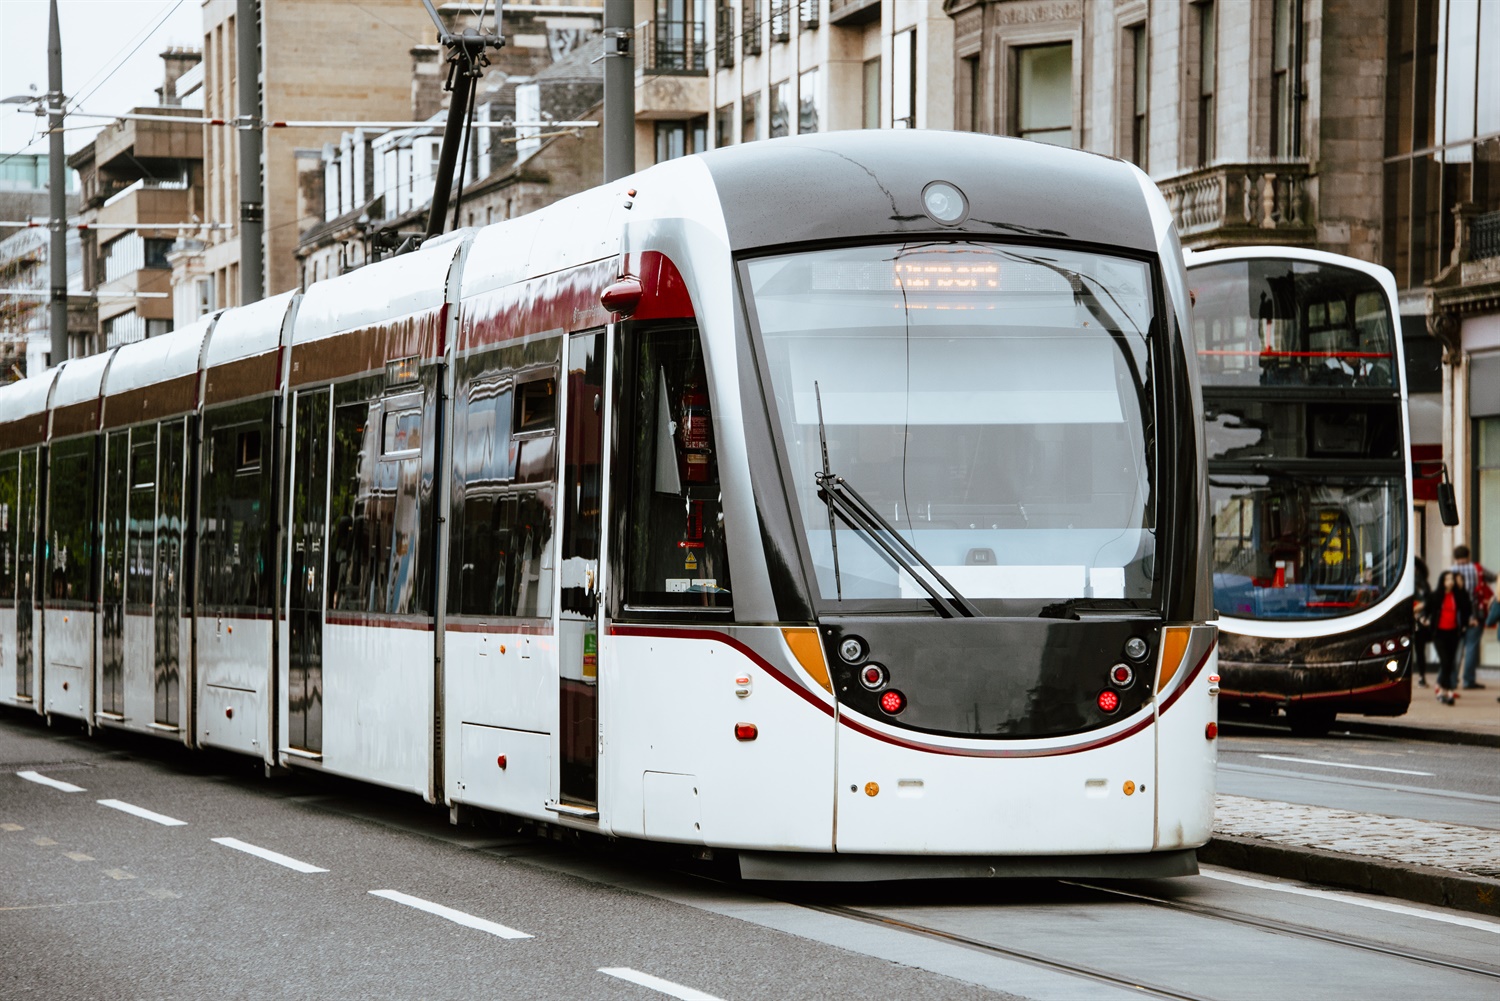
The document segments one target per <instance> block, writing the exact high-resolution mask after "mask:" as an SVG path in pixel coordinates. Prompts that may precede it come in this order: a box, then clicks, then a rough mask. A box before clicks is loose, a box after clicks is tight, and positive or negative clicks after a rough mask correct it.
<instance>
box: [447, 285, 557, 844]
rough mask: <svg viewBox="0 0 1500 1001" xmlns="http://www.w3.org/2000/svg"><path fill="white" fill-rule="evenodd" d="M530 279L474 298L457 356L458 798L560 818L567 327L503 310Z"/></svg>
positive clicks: (452, 613)
mask: <svg viewBox="0 0 1500 1001" xmlns="http://www.w3.org/2000/svg"><path fill="white" fill-rule="evenodd" d="M532 294H533V290H528V289H527V288H526V287H525V286H524V285H523V286H520V287H517V288H514V289H509V290H503V291H501V292H498V293H494V294H491V295H487V296H483V297H480V298H478V299H476V300H474V301H469V302H466V303H465V304H464V307H463V308H464V312H463V319H462V329H463V331H464V332H463V334H461V337H462V338H463V342H462V343H464V344H466V345H468V346H471V347H472V350H471V351H469V352H467V353H465V354H462V355H460V356H459V357H458V358H457V360H456V361H455V363H454V364H455V366H456V368H457V371H456V373H455V380H454V383H455V391H454V406H453V412H454V427H453V436H452V440H453V461H452V467H451V475H452V477H453V481H452V490H451V497H452V507H451V510H450V513H449V517H450V519H451V535H450V538H451V540H452V541H451V548H452V552H451V553H450V558H449V561H448V566H449V581H448V616H447V619H446V623H447V624H446V633H447V635H446V636H445V639H444V644H445V650H446V654H447V660H446V663H445V667H444V679H443V680H444V696H443V702H444V706H445V707H446V712H445V715H444V728H445V730H444V737H443V747H444V752H445V763H444V775H445V777H446V782H447V796H448V798H449V800H450V801H452V802H456V803H465V804H469V805H473V806H479V807H483V808H485V809H492V810H498V811H502V812H505V813H511V814H515V815H517V816H523V817H532V818H538V819H540V818H543V817H548V816H550V815H549V814H548V813H547V812H546V809H545V808H546V805H547V803H549V802H550V801H552V800H554V799H555V798H556V796H555V790H554V789H553V778H552V776H553V771H554V767H553V757H554V750H555V748H554V742H555V739H556V738H555V732H556V723H557V718H558V705H559V684H558V651H557V644H556V637H555V636H554V634H553V628H552V611H553V609H552V604H553V585H554V574H553V558H554V557H553V553H554V546H553V535H554V533H555V530H556V500H557V470H558V444H557V418H558V411H557V399H558V385H557V379H558V373H559V370H560V366H561V362H562V337H561V336H560V335H559V334H558V333H557V332H556V331H555V330H554V331H551V332H541V331H534V330H530V329H528V325H527V324H526V323H524V322H519V321H511V322H505V321H504V318H506V317H512V316H515V315H516V314H517V313H518V312H522V303H523V301H524V300H525V298H526V297H528V296H530V295H532Z"/></svg>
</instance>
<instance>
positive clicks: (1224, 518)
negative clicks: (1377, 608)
mask: <svg viewBox="0 0 1500 1001" xmlns="http://www.w3.org/2000/svg"><path fill="white" fill-rule="evenodd" d="M1209 497H1210V500H1211V503H1212V505H1213V526H1214V529H1213V530H1214V606H1215V607H1216V608H1217V609H1218V610H1219V611H1220V612H1221V613H1223V614H1224V615H1230V616H1234V617H1237V618H1242V619H1322V618H1331V617H1333V616H1338V615H1347V614H1350V613H1351V612H1356V611H1358V610H1360V609H1362V608H1369V607H1370V606H1372V605H1374V604H1375V603H1376V602H1378V601H1379V600H1380V599H1381V598H1383V597H1385V596H1386V595H1387V594H1389V593H1390V591H1391V589H1392V588H1394V587H1395V586H1396V583H1397V581H1398V580H1399V579H1400V577H1401V572H1402V570H1403V569H1404V565H1405V549H1404V546H1403V544H1402V526H1403V525H1404V523H1405V507H1406V482H1405V480H1404V479H1402V478H1401V477H1400V476H1389V477H1357V478H1331V477H1328V476H1326V475H1321V476H1298V475H1293V474H1285V473H1283V474H1275V473H1265V474H1224V473H1218V472H1215V471H1214V470H1213V469H1210V470H1209Z"/></svg>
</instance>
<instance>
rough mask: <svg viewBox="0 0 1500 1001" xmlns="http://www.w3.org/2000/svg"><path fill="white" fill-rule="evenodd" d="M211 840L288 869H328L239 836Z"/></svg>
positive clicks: (321, 870) (315, 870)
mask: <svg viewBox="0 0 1500 1001" xmlns="http://www.w3.org/2000/svg"><path fill="white" fill-rule="evenodd" d="M212 840H213V843H214V844H216V845H223V846H224V847H225V848H233V849H234V850H235V851H237V852H244V853H245V854H246V855H254V856H255V857H256V858H263V859H265V860H266V861H267V862H275V863H276V864H277V865H284V866H286V867H287V868H288V869H295V870H297V871H298V872H327V871H328V870H327V869H320V868H319V867H317V866H315V865H308V864H307V863H306V862H299V861H298V860H297V859H294V858H292V857H291V856H290V855H283V854H281V853H280V852H273V851H271V850H270V849H269V848H261V847H260V846H259V845H252V844H249V843H247V842H244V841H241V840H240V839H239V838H213V839H212Z"/></svg>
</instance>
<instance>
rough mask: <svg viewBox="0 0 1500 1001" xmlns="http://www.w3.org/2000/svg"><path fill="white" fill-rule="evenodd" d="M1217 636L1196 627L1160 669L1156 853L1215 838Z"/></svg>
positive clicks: (1210, 628)
mask: <svg viewBox="0 0 1500 1001" xmlns="http://www.w3.org/2000/svg"><path fill="white" fill-rule="evenodd" d="M1173 632H1177V633H1179V635H1180V634H1183V633H1187V632H1188V630H1186V629H1177V630H1173ZM1217 632H1218V630H1217V629H1216V628H1215V627H1214V626H1211V625H1204V626H1196V627H1194V628H1193V629H1192V631H1191V633H1190V634H1189V635H1188V636H1187V638H1186V640H1185V643H1184V646H1185V650H1184V652H1183V653H1182V654H1181V656H1177V655H1176V653H1175V651H1173V650H1164V651H1163V652H1162V657H1161V663H1160V665H1159V666H1158V669H1157V675H1158V683H1157V697H1156V703H1155V705H1156V752H1157V754H1156V760H1157V767H1156V818H1157V819H1156V840H1155V845H1154V847H1155V848H1156V850H1158V851H1165V850H1169V849H1173V848H1197V847H1199V846H1201V845H1203V844H1204V843H1206V842H1207V841H1208V839H1209V838H1210V837H1211V836H1212V835H1213V819H1214V771H1215V769H1216V768H1217V767H1218V748H1219V742H1218V739H1217V734H1218V701H1219V700H1218V678H1219V674H1218V671H1219V648H1218V636H1217Z"/></svg>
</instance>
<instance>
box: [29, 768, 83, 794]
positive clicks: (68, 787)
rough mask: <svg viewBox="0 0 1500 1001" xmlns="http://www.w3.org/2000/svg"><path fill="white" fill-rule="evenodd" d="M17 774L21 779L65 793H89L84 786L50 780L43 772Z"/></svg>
mask: <svg viewBox="0 0 1500 1001" xmlns="http://www.w3.org/2000/svg"><path fill="white" fill-rule="evenodd" d="M16 774H17V775H19V776H21V778H23V779H25V780H26V781H27V782H36V783H38V784H40V785H44V786H51V787H52V788H54V789H61V790H62V791H63V792H86V791H87V790H86V789H84V788H83V786H75V785H74V784H73V783H71V782H62V781H60V780H58V779H49V778H48V777H47V776H45V775H43V774H42V773H41V772H16Z"/></svg>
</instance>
